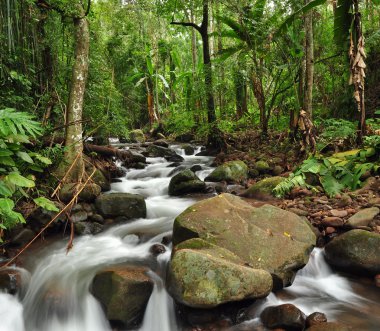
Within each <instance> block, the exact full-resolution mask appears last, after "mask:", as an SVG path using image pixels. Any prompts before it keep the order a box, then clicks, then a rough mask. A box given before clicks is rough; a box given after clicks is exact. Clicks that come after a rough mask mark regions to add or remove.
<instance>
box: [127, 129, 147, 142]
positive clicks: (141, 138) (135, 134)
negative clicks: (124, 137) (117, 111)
mask: <svg viewBox="0 0 380 331" xmlns="http://www.w3.org/2000/svg"><path fill="white" fill-rule="evenodd" d="M129 139H130V140H131V142H133V143H140V144H142V143H145V135H144V132H143V131H142V130H140V129H137V130H132V131H131V132H129Z"/></svg>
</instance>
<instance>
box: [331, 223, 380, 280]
mask: <svg viewBox="0 0 380 331" xmlns="http://www.w3.org/2000/svg"><path fill="white" fill-rule="evenodd" d="M325 256H326V260H327V262H328V263H329V264H331V265H332V266H334V267H336V268H338V269H341V270H344V271H347V272H351V273H358V274H367V275H368V274H371V275H376V274H379V273H380V234H378V233H372V232H368V231H364V230H351V231H348V232H346V233H344V234H342V235H340V236H339V237H337V238H334V240H333V241H331V242H330V243H328V244H327V245H326V248H325Z"/></svg>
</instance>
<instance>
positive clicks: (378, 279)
mask: <svg viewBox="0 0 380 331" xmlns="http://www.w3.org/2000/svg"><path fill="white" fill-rule="evenodd" d="M375 284H376V286H377V287H380V274H379V275H376V276H375Z"/></svg>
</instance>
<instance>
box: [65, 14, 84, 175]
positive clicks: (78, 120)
mask: <svg viewBox="0 0 380 331" xmlns="http://www.w3.org/2000/svg"><path fill="white" fill-rule="evenodd" d="M80 12H81V14H83V15H81V17H77V18H74V31H75V54H74V57H75V58H74V65H73V72H72V81H71V88H70V95H69V102H68V105H67V113H66V123H75V124H74V125H70V126H68V127H67V129H66V139H65V147H66V149H65V156H64V162H65V163H66V165H67V166H69V167H70V166H71V165H72V164H73V163H74V162H75V165H74V166H73V167H72V169H71V172H70V174H69V175H68V177H66V178H67V181H68V182H76V181H78V180H80V177H81V175H82V171H83V159H82V153H83V140H82V112H83V100H84V94H85V89H86V82H87V74H88V65H89V59H88V57H89V48H90V32H89V26H88V21H87V18H86V17H85V16H84V10H83V8H81V11H80Z"/></svg>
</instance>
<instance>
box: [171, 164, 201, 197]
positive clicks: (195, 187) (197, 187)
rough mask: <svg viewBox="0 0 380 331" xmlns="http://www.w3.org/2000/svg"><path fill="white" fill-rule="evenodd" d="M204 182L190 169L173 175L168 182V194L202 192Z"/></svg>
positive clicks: (179, 194)
mask: <svg viewBox="0 0 380 331" xmlns="http://www.w3.org/2000/svg"><path fill="white" fill-rule="evenodd" d="M205 189H206V184H205V183H204V182H203V181H201V180H200V179H199V178H198V176H197V175H196V174H195V173H194V172H192V171H191V170H184V171H181V172H180V173H178V174H177V175H175V176H174V177H173V178H172V179H171V180H170V184H169V195H174V196H181V195H184V194H189V193H196V192H204V191H205Z"/></svg>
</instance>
